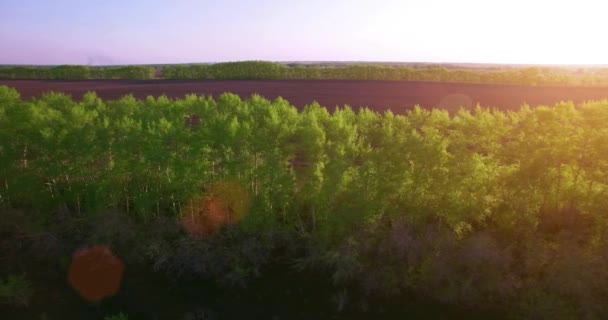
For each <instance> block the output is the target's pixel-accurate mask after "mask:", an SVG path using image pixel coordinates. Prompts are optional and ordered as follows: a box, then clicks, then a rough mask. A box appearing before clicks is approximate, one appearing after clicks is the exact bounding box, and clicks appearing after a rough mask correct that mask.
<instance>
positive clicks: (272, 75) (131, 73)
mask: <svg viewBox="0 0 608 320" xmlns="http://www.w3.org/2000/svg"><path fill="white" fill-rule="evenodd" d="M160 70H161V76H160V77H161V78H164V79H182V80H196V79H200V80H289V79H292V80H297V79H310V80H315V79H334V80H402V81H436V82H466V83H496V84H517V85H529V86H538V85H585V86H598V85H608V73H606V72H605V70H595V71H589V70H583V71H581V72H566V71H560V70H557V69H552V68H543V67H528V68H512V69H501V70H473V69H448V68H445V67H410V66H392V65H377V64H352V65H351V64H347V65H285V64H281V63H275V62H268V61H242V62H224V63H214V64H190V65H165V66H162V67H160ZM0 78H4V79H52V80H61V79H65V80H81V79H142V80H143V79H153V78H155V67H149V66H123V67H89V66H78V65H65V66H56V67H23V66H17V67H0Z"/></svg>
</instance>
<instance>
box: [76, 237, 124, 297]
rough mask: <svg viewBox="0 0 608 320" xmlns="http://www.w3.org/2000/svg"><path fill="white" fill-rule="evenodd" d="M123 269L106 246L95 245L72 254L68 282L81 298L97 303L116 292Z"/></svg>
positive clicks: (121, 264)
mask: <svg viewBox="0 0 608 320" xmlns="http://www.w3.org/2000/svg"><path fill="white" fill-rule="evenodd" d="M124 268H125V267H124V264H123V262H122V261H121V260H120V258H118V257H116V256H115V255H114V254H113V253H112V251H111V250H110V249H109V248H108V247H107V246H104V245H97V246H93V247H90V248H85V249H80V250H77V251H76V252H75V253H74V254H73V256H72V263H71V265H70V270H69V273H68V281H69V283H70V285H71V286H72V288H74V290H76V291H77V292H78V293H79V294H80V296H82V298H84V299H86V300H88V301H91V302H94V301H99V300H101V299H103V298H106V297H110V296H113V295H115V294H116V293H117V292H118V290H119V289H120V283H121V281H122V274H123V271H124Z"/></svg>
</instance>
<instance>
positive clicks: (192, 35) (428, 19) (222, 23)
mask: <svg viewBox="0 0 608 320" xmlns="http://www.w3.org/2000/svg"><path fill="white" fill-rule="evenodd" d="M607 9H608V5H606V4H604V1H601V0H576V1H574V0H568V1H563V0H553V1H544V0H504V1H493V0H375V1H374V0H255V1H254V0H213V1H207V0H198V1H196V0H146V1H144V0H0V64H136V63H142V64H144V63H185V62H217V61H235V60H273V61H296V60H298V61H330V60H331V61H428V62H483V63H546V64H556V63H573V64H606V63H608V25H607V24H606V18H605V17H606V15H607Z"/></svg>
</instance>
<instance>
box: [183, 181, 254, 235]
mask: <svg viewBox="0 0 608 320" xmlns="http://www.w3.org/2000/svg"><path fill="white" fill-rule="evenodd" d="M249 204H250V198H249V193H248V192H247V190H245V188H244V187H243V186H242V185H241V184H240V183H238V182H220V183H217V184H214V185H212V186H211V187H210V188H209V189H208V190H207V192H205V194H204V196H203V197H202V198H201V199H192V200H190V201H189V202H188V203H187V204H186V206H185V207H184V208H183V209H182V217H181V219H180V223H181V225H182V227H184V229H186V230H187V231H188V232H189V233H190V234H191V235H193V236H196V237H204V236H208V235H210V234H212V233H215V232H216V231H218V230H219V229H221V228H222V227H223V226H226V225H229V224H233V223H237V222H238V221H240V220H241V219H242V217H243V216H244V215H245V214H246V213H247V211H248V210H249Z"/></svg>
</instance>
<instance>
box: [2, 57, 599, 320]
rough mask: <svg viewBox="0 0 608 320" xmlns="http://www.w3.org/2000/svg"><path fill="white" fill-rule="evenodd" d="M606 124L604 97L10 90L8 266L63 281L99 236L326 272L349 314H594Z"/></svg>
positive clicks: (228, 261) (253, 267)
mask: <svg viewBox="0 0 608 320" xmlns="http://www.w3.org/2000/svg"><path fill="white" fill-rule="evenodd" d="M230 67H231V68H232V67H233V66H230ZM226 68H228V67H226ZM227 70H228V69H227ZM606 123H608V101H599V102H589V103H586V104H583V105H579V106H575V105H574V104H573V103H559V104H557V105H555V106H552V107H542V106H541V107H538V108H529V107H526V106H524V107H522V108H521V110H519V111H517V112H501V111H496V110H488V109H484V108H481V107H478V108H476V109H473V110H461V111H460V112H458V113H456V114H454V115H452V116H451V115H449V114H448V113H447V112H446V111H443V110H437V109H435V110H432V111H429V110H424V109H421V108H418V107H417V108H415V109H413V110H411V111H409V112H408V113H407V114H405V115H394V114H393V113H391V112H386V113H383V114H380V113H377V112H373V111H370V110H368V109H365V108H364V109H361V110H359V111H357V112H355V111H353V110H352V109H350V108H348V107H344V108H338V109H336V110H335V111H332V112H330V111H329V110H327V109H325V108H323V107H321V106H320V105H318V104H311V105H309V106H307V107H306V108H304V109H303V110H302V111H298V110H297V109H296V108H295V107H293V106H291V105H290V104H289V102H287V101H285V100H283V99H281V98H278V99H276V100H274V101H268V100H266V99H264V98H262V97H259V96H252V97H251V98H250V99H247V100H242V99H241V98H239V97H238V96H236V95H233V94H223V95H221V96H219V97H217V99H212V98H209V97H205V96H197V95H188V96H186V97H185V98H183V99H177V100H172V99H169V98H167V97H164V96H161V97H158V98H154V97H148V98H147V99H143V100H137V99H135V98H133V97H132V96H126V97H123V98H122V99H120V100H114V101H102V100H101V99H100V98H98V97H97V96H96V95H95V94H94V93H87V94H86V95H84V96H83V98H82V99H81V100H80V101H74V100H72V99H71V98H70V97H68V96H66V95H63V94H59V93H51V94H47V95H45V96H43V97H41V98H39V99H32V100H23V99H21V98H20V96H19V93H18V92H16V91H15V90H13V89H10V88H7V87H1V86H0V209H1V211H0V212H1V214H2V215H1V217H0V232H1V234H2V237H3V241H2V242H0V245H1V246H2V247H0V249H1V250H0V252H1V253H0V255H3V256H1V257H0V258H2V261H4V262H5V263H2V264H0V272H2V273H4V274H20V273H21V272H26V271H28V270H29V274H37V273H39V272H42V271H40V270H41V269H36V270H31V268H44V269H43V270H50V271H48V272H49V274H51V275H55V276H56V275H59V278H61V277H65V276H64V273H62V272H61V271H57V270H65V268H66V266H65V264H62V262H61V261H66V260H67V261H69V257H70V255H71V254H72V252H73V251H72V250H73V249H74V248H78V247H79V246H82V245H83V244H94V243H104V244H107V245H109V246H111V248H112V250H113V251H114V252H115V253H116V254H117V255H119V256H120V257H122V258H123V259H125V263H126V264H127V265H128V266H129V268H131V270H137V269H138V268H139V269H141V270H154V271H155V272H156V273H157V274H164V275H165V276H166V277H168V278H171V279H184V278H185V279H198V278H204V279H213V281H215V282H217V284H218V285H219V286H228V287H230V286H246V285H247V284H248V283H249V282H250V281H252V280H253V279H256V278H258V277H260V276H263V275H264V272H268V271H265V270H273V269H268V267H269V266H273V265H276V264H278V263H283V265H287V266H289V267H288V268H289V270H291V271H290V272H292V273H297V272H308V273H310V272H321V271H322V272H324V273H328V274H329V277H328V280H327V285H328V286H329V287H330V288H331V290H335V297H336V299H335V300H331V301H334V302H335V303H336V307H335V309H334V310H337V311H334V312H340V310H345V309H350V310H355V311H356V310H359V311H358V312H364V310H366V309H365V308H368V307H369V306H370V303H369V301H373V300H372V299H374V297H383V299H388V298H389V297H390V298H391V299H396V301H401V302H402V303H408V301H410V299H411V297H412V296H417V297H426V298H428V299H430V300H432V301H437V302H438V303H441V304H443V305H451V306H459V307H464V308H469V309H470V310H473V311H472V312H477V311H484V310H486V311H487V310H491V311H494V312H495V313H496V314H498V315H501V316H509V317H510V318H514V319H521V318H539V319H548V318H551V319H584V318H586V319H598V318H602V317H604V316H605V315H606V314H608V305H607V304H606V301H607V300H606V299H607V298H608V269H607V268H606V265H607V264H608V216H607V215H606V208H608V144H607V143H606V141H608V129H607V127H606ZM222 194H224V195H226V194H227V195H228V196H227V197H228V198H229V199H224V200H222V199H221V197H220V196H221V195H222ZM218 197H219V198H218ZM214 199H216V200H217V199H219V200H217V201H216V202H214V201H215V200H214ZM222 217H225V218H226V220H225V221H229V222H230V223H229V224H224V225H221V224H220V223H219V222H221V221H222ZM197 223H200V225H198V227H200V228H197ZM209 230H211V231H213V232H209ZM199 231H204V232H203V234H205V236H203V237H199V235H200V233H199ZM33 261H35V262H36V263H33ZM320 270H321V271H320ZM43 279H44V278H43ZM61 279H63V278H61ZM22 282H24V283H26V282H25V280H24V281H22ZM20 283H21V282H20ZM33 286H34V287H35V286H36V283H33ZM39 286H40V287H45V285H44V284H40V285H39ZM11 292H13V291H11ZM14 292H20V291H19V290H14ZM34 294H35V293H34ZM277 295H278V296H279V295H281V293H277ZM331 301H330V302H331ZM371 305H372V306H373V305H374V304H371ZM366 306H368V307H366ZM127 311H128V310H127Z"/></svg>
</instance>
